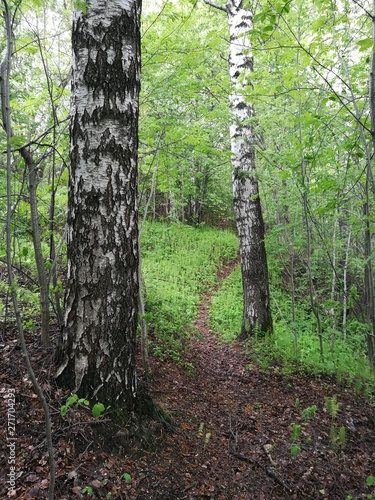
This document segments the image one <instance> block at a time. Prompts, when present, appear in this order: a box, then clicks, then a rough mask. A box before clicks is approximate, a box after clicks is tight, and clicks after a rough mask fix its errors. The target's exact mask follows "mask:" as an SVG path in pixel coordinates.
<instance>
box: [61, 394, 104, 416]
mask: <svg viewBox="0 0 375 500" xmlns="http://www.w3.org/2000/svg"><path fill="white" fill-rule="evenodd" d="M89 406H90V401H88V400H87V399H85V398H79V397H78V396H77V394H72V395H71V396H69V397H68V398H66V401H65V404H64V405H62V406H61V408H60V415H61V416H62V417H65V415H66V414H67V413H68V411H69V410H71V409H72V408H79V407H83V408H89ZM108 409H109V407H108V408H107V410H108ZM105 410H106V408H105V406H104V405H103V404H102V403H96V404H94V406H93V407H92V410H91V413H92V416H93V417H95V418H99V417H101V416H102V414H103V413H104V412H105Z"/></svg>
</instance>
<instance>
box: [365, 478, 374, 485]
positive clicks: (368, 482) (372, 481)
mask: <svg viewBox="0 0 375 500" xmlns="http://www.w3.org/2000/svg"><path fill="white" fill-rule="evenodd" d="M366 484H367V486H375V476H368V478H367V479H366Z"/></svg>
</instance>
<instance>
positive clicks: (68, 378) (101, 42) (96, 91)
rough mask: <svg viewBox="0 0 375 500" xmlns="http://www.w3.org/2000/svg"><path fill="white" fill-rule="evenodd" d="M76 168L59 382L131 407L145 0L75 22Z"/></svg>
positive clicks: (96, 5)
mask: <svg viewBox="0 0 375 500" xmlns="http://www.w3.org/2000/svg"><path fill="white" fill-rule="evenodd" d="M72 45H73V77H72V78H73V81H72V117H71V158H70V159H71V175H70V183H69V205H68V208H69V213H68V281H67V291H66V298H65V325H64V330H63V334H62V337H61V342H60V345H59V350H58V365H59V367H58V371H57V379H58V381H59V383H60V384H63V385H64V386H66V387H69V388H71V389H72V391H74V392H78V393H79V394H80V395H82V396H84V397H87V398H88V399H89V400H92V401H94V400H96V401H100V402H101V403H103V404H105V405H106V406H107V405H111V407H112V408H113V409H121V410H124V411H125V413H126V414H129V412H132V411H133V410H134V408H135V403H136V394H137V389H136V373H135V338H136V329H137V322H138V228H137V147H138V99H139V88H140V1H139V0H132V1H125V0H124V1H122V2H117V3H116V2H110V4H108V3H107V2H104V1H103V0H94V1H92V2H90V3H89V4H88V5H87V6H85V8H84V11H83V10H77V11H76V12H75V15H74V23H73V39H72Z"/></svg>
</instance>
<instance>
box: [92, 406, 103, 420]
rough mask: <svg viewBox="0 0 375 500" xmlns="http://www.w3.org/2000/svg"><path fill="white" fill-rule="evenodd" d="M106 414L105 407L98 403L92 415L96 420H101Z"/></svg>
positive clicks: (93, 408)
mask: <svg viewBox="0 0 375 500" xmlns="http://www.w3.org/2000/svg"><path fill="white" fill-rule="evenodd" d="M104 412H105V406H104V405H103V404H102V403H96V404H94V406H93V407H92V415H93V417H95V418H99V417H101V416H102V414H103V413H104Z"/></svg>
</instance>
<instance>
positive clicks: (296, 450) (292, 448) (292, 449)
mask: <svg viewBox="0 0 375 500" xmlns="http://www.w3.org/2000/svg"><path fill="white" fill-rule="evenodd" d="M300 451H301V447H300V446H299V445H298V444H297V443H292V444H291V446H290V453H291V455H292V457H296V456H297V455H298V453H299V452H300Z"/></svg>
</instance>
